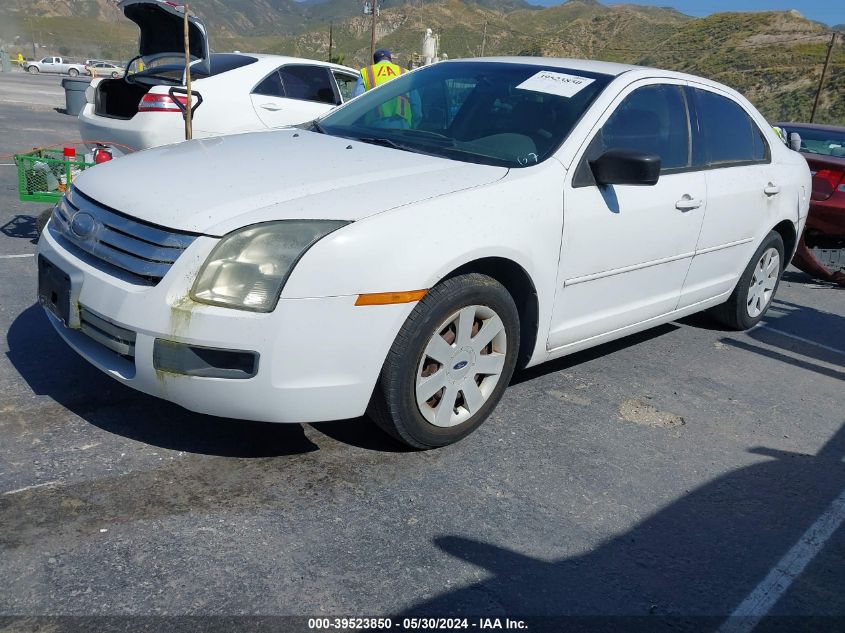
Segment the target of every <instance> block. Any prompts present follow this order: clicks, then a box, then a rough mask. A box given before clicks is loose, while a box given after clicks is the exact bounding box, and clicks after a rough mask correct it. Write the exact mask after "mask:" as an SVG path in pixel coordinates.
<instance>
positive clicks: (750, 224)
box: [679, 86, 795, 307]
mask: <svg viewBox="0 0 845 633" xmlns="http://www.w3.org/2000/svg"><path fill="white" fill-rule="evenodd" d="M688 94H689V98H690V101H691V102H692V103H693V104H694V111H695V113H696V118H697V125H696V129H695V132H694V135H693V137H694V141H695V146H696V154H697V161H699V162H701V163H702V166H703V169H704V173H705V175H706V178H707V192H708V200H707V210H706V213H705V214H704V223H703V225H702V227H701V236H700V237H699V239H698V244H697V246H696V255H695V258H694V260H693V262H692V264H691V266H690V271H689V275H688V277H687V280H686V283H685V284H684V289H683V293H682V297H681V301H680V304H679V307H685V306H690V305H693V304H695V303H698V302H700V301H705V300H707V299H710V298H712V297H715V296H718V295H720V294H723V293H726V292H730V291H731V290H732V289H733V287H734V286H735V284H736V280H737V278H738V277H739V275H740V274H741V273H742V271H743V270H744V268H745V266H746V265H747V264H748V261H749V260H750V258H751V255H752V254H753V253H754V251H755V250H756V248H757V245H758V242H759V241H760V240H761V239H762V235H761V232H765V231H768V229H770V228H771V227H773V226H774V225H775V224H776V221H775V220H773V219H770V218H774V217H777V215H778V212H779V205H780V204H781V203H782V201H783V200H785V198H786V197H788V195H789V194H788V193H787V192H786V191H783V190H782V187H784V186H786V183H785V182H781V180H783V179H782V178H778V177H777V176H776V174H775V172H774V170H773V168H772V165H771V149H770V148H769V145H768V142H767V141H766V138H765V136H764V135H763V133H762V132H761V131H760V128H759V127H758V126H757V124H756V123H755V122H754V120H753V119H752V118H751V116H750V115H749V113H748V112H746V111H745V109H744V108H743V107H742V106H741V105H740V104H739V103H737V102H736V101H734V100H733V99H732V98H730V97H729V96H728V95H727V94H723V93H720V92H718V91H716V90H715V89H711V88H709V87H704V86H701V87H699V86H694V87H690V88H689V92H688ZM792 202H793V203H795V199H794V198H793V199H792ZM769 222H771V224H769Z"/></svg>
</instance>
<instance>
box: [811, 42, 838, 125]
mask: <svg viewBox="0 0 845 633" xmlns="http://www.w3.org/2000/svg"><path fill="white" fill-rule="evenodd" d="M835 43H836V31H834V32H833V33H831V34H830V44H828V45H827V57H825V60H824V66H823V67H822V76H821V77H819V87H818V89H817V90H816V98H815V100H814V101H813V111H812V112H811V113H810V123H812V122H813V120H814V119H815V118H816V108H817V107H819V97H821V95H822V86H823V85H824V76H825V74H826V73H827V66H828V64H829V63H830V55H831V53H833V45H834V44H835Z"/></svg>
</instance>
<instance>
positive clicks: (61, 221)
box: [39, 58, 810, 448]
mask: <svg viewBox="0 0 845 633" xmlns="http://www.w3.org/2000/svg"><path fill="white" fill-rule="evenodd" d="M409 104H415V105H414V107H413V108H409V107H408V105H409ZM139 174H143V186H137V183H138V178H137V177H138V175H139ZM174 174H178V178H175V177H174ZM183 193H184V194H185V195H183ZM809 195H810V172H809V170H808V168H807V164H806V162H805V161H804V159H803V158H802V157H801V156H800V155H799V154H797V153H795V152H793V151H791V150H790V149H788V148H787V147H785V146H784V144H783V143H782V142H780V140H779V139H778V137H777V136H776V135H775V133H774V132H773V130H772V129H771V128H770V127H769V126H768V125H767V124H766V121H765V119H764V118H763V117H762V116H761V115H760V114H759V113H758V112H757V111H756V110H755V109H754V107H752V106H751V104H750V103H749V102H748V101H747V100H746V99H744V98H743V97H742V96H741V95H739V94H738V93H736V92H735V91H733V90H731V89H729V88H727V87H725V86H723V85H720V84H717V83H714V82H712V81H708V80H705V79H701V78H698V77H694V76H690V75H685V74H680V73H675V72H667V71H660V70H655V69H651V68H640V67H636V66H627V65H620V64H612V63H604V62H593V61H578V60H565V59H561V60H554V59H547V58H537V59H532V58H500V59H480V60H461V61H450V62H444V63H441V64H436V65H433V66H429V67H425V68H423V69H420V70H417V71H414V72H412V73H408V74H406V75H403V76H402V77H399V78H397V79H395V80H393V81H392V82H390V83H388V84H386V85H385V86H383V87H381V88H379V90H375V91H372V92H368V93H366V94H364V95H363V96H361V97H359V98H358V99H355V100H353V101H352V102H350V103H349V104H347V105H345V106H343V107H341V108H339V109H337V110H335V111H334V112H332V113H330V114H329V115H327V116H326V117H324V118H322V119H321V120H319V121H318V122H317V123H315V124H314V125H313V126H312V127H311V129H310V130H304V129H289V130H280V131H274V132H262V133H254V134H242V135H235V136H228V137H220V138H215V139H206V140H195V141H192V142H189V143H184V144H180V145H178V146H171V147H166V148H161V149H157V150H151V151H148V152H143V153H141V154H135V155H132V156H129V157H127V158H125V159H123V160H120V161H115V162H112V163H107V164H105V165H102V166H100V167H98V168H96V169H92V170H88V171H86V172H84V173H83V174H81V175H80V176H79V177H78V178H77V179H76V180H75V181H74V187H73V188H72V190H71V191H70V192H69V193H68V194H67V195H66V196H65V198H64V199H63V200H62V201H61V203H60V204H58V205H57V206H56V208H55V210H54V213H53V216H52V219H51V221H50V222H49V224H48V229H47V230H45V231H44V233H43V235H42V237H41V240H40V243H39V280H40V284H39V285H40V290H39V295H40V299H41V302H42V303H43V305H44V306H45V308H46V310H47V314H48V315H49V318H50V321H51V322H52V324H53V326H54V327H55V328H56V330H57V331H58V332H59V334H60V335H61V336H62V338H63V339H64V340H65V341H66V342H67V343H68V344H69V345H70V346H72V347H73V348H74V349H75V350H77V351H78V352H79V353H80V354H81V355H82V356H84V357H85V358H86V359H88V360H89V361H90V362H92V363H93V364H95V365H96V366H97V367H99V368H100V369H102V370H103V371H104V372H106V373H108V374H109V375H110V376H112V377H113V378H115V379H116V380H119V381H120V382H122V383H124V384H126V385H129V386H131V387H134V388H136V389H139V390H141V391H144V392H146V393H149V394H153V395H155V396H158V397H160V398H165V399H167V400H170V401H173V402H176V403H179V404H181V405H182V406H184V407H187V408H189V409H192V410H194V411H200V412H204V413H209V414H213V415H218V416H227V417H233V418H246V419H254V420H265V421H273V422H314V421H320V420H335V419H347V418H354V417H356V416H360V415H362V414H364V413H365V411H368V412H369V413H370V415H371V416H372V417H373V418H374V420H375V421H376V422H377V423H378V424H379V425H381V426H382V427H383V428H384V429H385V430H387V431H388V432H389V433H391V434H392V435H393V436H395V437H396V438H398V439H400V440H401V441H403V442H405V443H407V444H409V445H411V446H414V447H417V448H429V447H436V446H442V445H445V444H449V443H451V442H455V441H456V440H459V439H461V438H463V437H464V436H466V435H467V434H469V433H470V432H471V431H473V430H474V429H475V428H477V427H478V426H479V425H480V424H481V423H482V422H483V421H484V420H485V419H486V418H487V417H488V416H489V415H490V412H491V411H492V410H493V408H494V407H495V406H496V403H497V402H498V401H499V399H500V398H501V396H502V393H503V391H504V390H505V388H506V387H507V385H508V382H509V381H510V379H511V375H512V374H513V372H514V370H515V368H517V367H526V366H532V365H537V364H539V363H543V362H546V361H549V360H551V359H554V358H558V357H561V356H564V355H566V354H571V353H572V352H575V351H578V350H582V349H584V348H587V347H592V346H594V345H598V344H601V343H604V342H606V341H610V340H613V339H616V338H619V337H622V336H626V335H628V334H632V333H634V332H638V331H641V330H644V329H646V328H649V327H653V326H655V325H658V324H661V323H665V322H667V321H671V320H673V319H678V318H680V317H683V316H685V315H688V314H692V313H694V312H699V311H701V310H705V309H712V310H713V311H714V314H716V315H717V316H718V317H719V318H720V319H721V320H722V321H723V322H724V323H726V324H727V325H729V326H730V327H733V328H739V329H742V328H749V327H752V326H753V325H755V324H756V323H757V322H758V321H759V320H760V319H761V318H762V316H763V314H764V313H765V311H766V309H767V308H768V307H769V305H770V303H771V301H772V297H773V295H774V293H775V291H776V289H777V285H778V281H779V279H780V276H781V273H782V271H783V268H784V265H785V263H786V262H788V261H789V259H790V257H791V255H792V253H793V251H794V249H795V245H796V236H797V235H800V234H801V230H802V228H803V226H804V222H805V220H806V217H807V209H808V203H809Z"/></svg>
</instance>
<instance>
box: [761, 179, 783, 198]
mask: <svg viewBox="0 0 845 633" xmlns="http://www.w3.org/2000/svg"><path fill="white" fill-rule="evenodd" d="M763 193H765V194H766V195H767V196H769V197H771V196H776V195H778V194H779V193H780V187H778V186H777V185H775V184H773V183H771V182H770V183H769V184H768V185H766V186H765V187H763Z"/></svg>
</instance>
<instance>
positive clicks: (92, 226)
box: [70, 211, 97, 239]
mask: <svg viewBox="0 0 845 633" xmlns="http://www.w3.org/2000/svg"><path fill="white" fill-rule="evenodd" d="M70 230H71V231H73V234H74V235H76V236H77V237H81V238H82V239H85V238H88V237H91V236H92V235H94V233H95V232H96V230H97V220H95V219H94V216H93V215H91V214H90V213H85V212H84V211H80V212H79V213H77V214H76V215H75V216H73V220H71V221H70Z"/></svg>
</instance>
